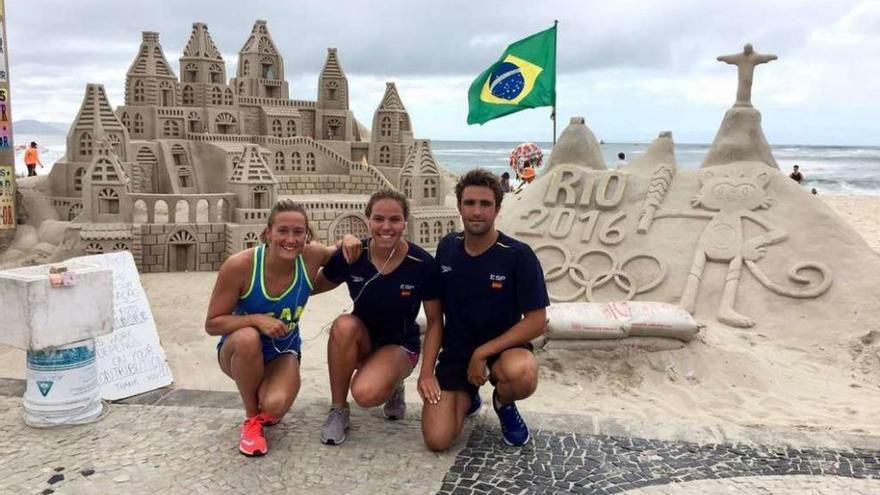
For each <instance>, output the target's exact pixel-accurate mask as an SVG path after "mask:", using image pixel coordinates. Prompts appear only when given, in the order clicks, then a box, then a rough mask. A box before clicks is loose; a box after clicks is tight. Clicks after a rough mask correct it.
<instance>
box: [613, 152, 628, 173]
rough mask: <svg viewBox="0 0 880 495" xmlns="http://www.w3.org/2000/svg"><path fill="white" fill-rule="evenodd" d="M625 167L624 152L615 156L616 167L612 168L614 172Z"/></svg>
mask: <svg viewBox="0 0 880 495" xmlns="http://www.w3.org/2000/svg"><path fill="white" fill-rule="evenodd" d="M626 165H627V163H626V154H625V153H624V152H622V151H621V152H620V153H618V154H617V165H616V166H615V167H614V170H620V169H622V168H623V167H625V166H626Z"/></svg>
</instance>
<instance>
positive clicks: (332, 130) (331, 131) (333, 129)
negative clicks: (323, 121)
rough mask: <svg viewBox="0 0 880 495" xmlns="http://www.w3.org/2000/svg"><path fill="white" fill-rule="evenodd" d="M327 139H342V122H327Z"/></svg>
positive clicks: (334, 120)
mask: <svg viewBox="0 0 880 495" xmlns="http://www.w3.org/2000/svg"><path fill="white" fill-rule="evenodd" d="M327 139H342V121H341V120H339V119H330V120H328V121H327Z"/></svg>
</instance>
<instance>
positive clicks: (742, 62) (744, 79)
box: [718, 44, 776, 107]
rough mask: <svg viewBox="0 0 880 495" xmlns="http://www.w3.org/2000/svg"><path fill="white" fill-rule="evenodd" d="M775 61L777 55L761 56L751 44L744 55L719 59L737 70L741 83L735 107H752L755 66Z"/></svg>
mask: <svg viewBox="0 0 880 495" xmlns="http://www.w3.org/2000/svg"><path fill="white" fill-rule="evenodd" d="M773 60H776V55H763V54H760V53H758V52H756V51H755V50H754V49H753V48H752V45H751V44H746V46H744V47H743V51H742V53H734V54H733V55H721V56H720V57H718V61H719V62H725V63H728V64H731V65H735V66H736V68H737V74H738V76H739V83H738V85H737V88H736V103H734V105H733V106H735V107H750V106H752V76H754V74H755V66H757V65H760V64H766V63H768V62H771V61H773Z"/></svg>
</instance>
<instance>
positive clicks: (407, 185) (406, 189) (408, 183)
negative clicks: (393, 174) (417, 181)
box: [400, 177, 412, 198]
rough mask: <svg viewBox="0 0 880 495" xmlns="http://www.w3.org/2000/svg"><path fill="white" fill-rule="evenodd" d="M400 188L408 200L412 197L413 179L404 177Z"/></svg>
mask: <svg viewBox="0 0 880 495" xmlns="http://www.w3.org/2000/svg"><path fill="white" fill-rule="evenodd" d="M400 188H401V189H403V195H404V196H406V197H407V198H409V197H412V179H410V178H409V177H404V178H403V180H402V181H401V185H400Z"/></svg>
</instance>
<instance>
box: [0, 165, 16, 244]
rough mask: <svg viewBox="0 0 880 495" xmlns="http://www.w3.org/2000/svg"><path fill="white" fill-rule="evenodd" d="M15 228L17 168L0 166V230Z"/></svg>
mask: <svg viewBox="0 0 880 495" xmlns="http://www.w3.org/2000/svg"><path fill="white" fill-rule="evenodd" d="M14 228H15V167H14V166H12V165H0V230H5V229H14Z"/></svg>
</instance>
